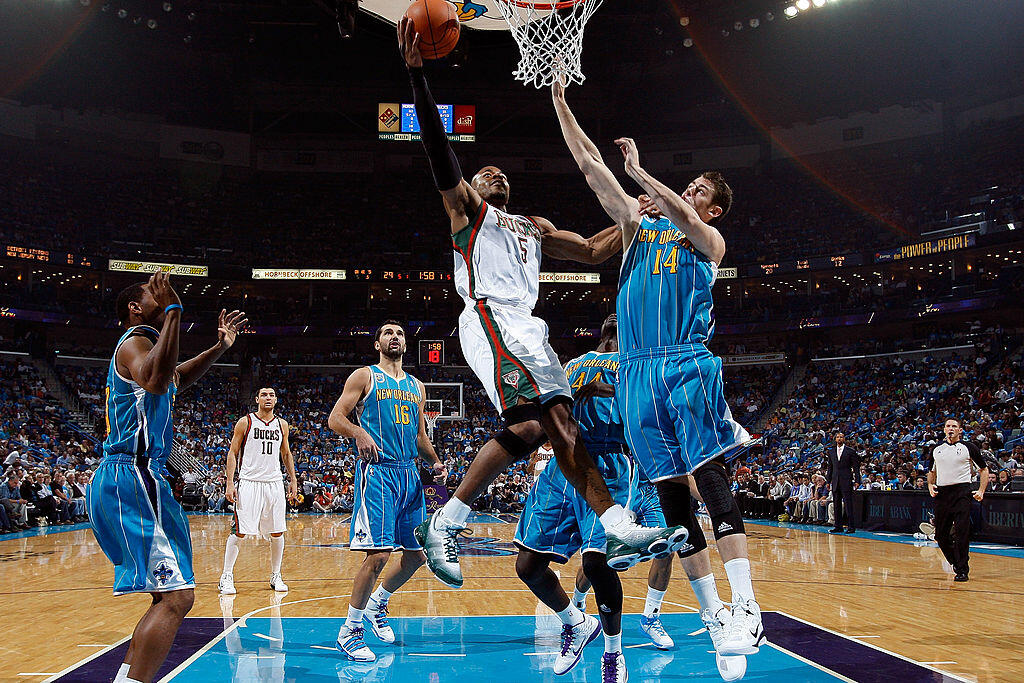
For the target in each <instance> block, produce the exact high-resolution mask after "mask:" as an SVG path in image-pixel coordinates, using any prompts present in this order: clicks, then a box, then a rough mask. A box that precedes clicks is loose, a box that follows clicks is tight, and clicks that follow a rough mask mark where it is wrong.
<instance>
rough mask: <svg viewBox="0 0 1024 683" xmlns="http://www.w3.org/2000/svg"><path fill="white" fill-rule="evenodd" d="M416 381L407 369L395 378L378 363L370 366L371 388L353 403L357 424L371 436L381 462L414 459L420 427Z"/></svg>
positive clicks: (393, 462)
mask: <svg viewBox="0 0 1024 683" xmlns="http://www.w3.org/2000/svg"><path fill="white" fill-rule="evenodd" d="M420 399H421V396H420V388H419V383H418V382H417V381H416V380H415V378H413V376H412V375H410V374H409V373H405V376H404V377H403V378H402V379H395V378H394V377H392V376H391V375H389V374H388V373H386V372H384V370H383V369H382V368H381V367H380V366H379V365H371V366H370V391H369V392H367V394H366V396H364V397H363V400H362V401H360V403H359V405H357V406H356V415H358V417H359V426H360V427H362V428H363V429H365V430H366V431H367V433H369V435H370V436H371V437H373V440H374V442H375V443H376V444H377V448H379V449H380V462H382V463H384V464H392V465H394V464H396V463H401V464H411V463H413V462H414V461H415V460H416V455H417V450H416V438H417V437H418V436H419V428H420Z"/></svg>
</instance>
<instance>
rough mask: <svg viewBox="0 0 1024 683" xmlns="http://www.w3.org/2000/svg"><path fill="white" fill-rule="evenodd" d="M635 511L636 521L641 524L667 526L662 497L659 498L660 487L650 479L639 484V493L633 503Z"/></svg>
mask: <svg viewBox="0 0 1024 683" xmlns="http://www.w3.org/2000/svg"><path fill="white" fill-rule="evenodd" d="M633 512H635V513H636V523H637V524H639V525H640V526H649V527H667V526H668V524H667V523H666V522H665V513H664V512H662V510H661V499H660V498H658V489H657V487H655V485H654V484H652V483H651V482H649V481H645V482H643V483H641V484H640V486H639V495H638V497H637V501H636V502H635V503H634V505H633Z"/></svg>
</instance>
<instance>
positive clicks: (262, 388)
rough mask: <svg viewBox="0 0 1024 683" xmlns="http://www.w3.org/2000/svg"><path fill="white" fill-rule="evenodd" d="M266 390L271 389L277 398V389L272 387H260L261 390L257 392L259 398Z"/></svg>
mask: <svg viewBox="0 0 1024 683" xmlns="http://www.w3.org/2000/svg"><path fill="white" fill-rule="evenodd" d="M264 389H270V390H271V391H273V392H274V396H277V389H275V388H274V387H271V386H265V387H260V388H259V389H257V390H256V396H257V397H258V396H259V395H260V392H261V391H263V390H264Z"/></svg>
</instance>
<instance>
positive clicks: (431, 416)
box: [423, 410, 441, 441]
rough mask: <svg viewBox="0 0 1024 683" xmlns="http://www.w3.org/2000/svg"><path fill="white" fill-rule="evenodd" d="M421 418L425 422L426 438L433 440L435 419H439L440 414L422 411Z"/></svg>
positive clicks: (433, 411)
mask: <svg viewBox="0 0 1024 683" xmlns="http://www.w3.org/2000/svg"><path fill="white" fill-rule="evenodd" d="M423 417H424V419H425V420H426V422H427V436H428V437H430V440H431V441H433V440H434V427H436V426H437V419H438V418H439V417H441V413H440V412H438V411H436V410H424V411H423Z"/></svg>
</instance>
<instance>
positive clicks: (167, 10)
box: [164, 2, 174, 12]
mask: <svg viewBox="0 0 1024 683" xmlns="http://www.w3.org/2000/svg"><path fill="white" fill-rule="evenodd" d="M172 9H174V5H172V4H171V3H169V2H165V3H164V11H165V12H170V11H171V10H172Z"/></svg>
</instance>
